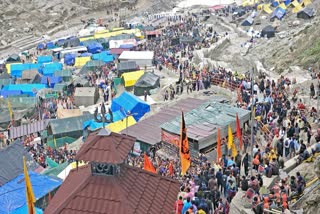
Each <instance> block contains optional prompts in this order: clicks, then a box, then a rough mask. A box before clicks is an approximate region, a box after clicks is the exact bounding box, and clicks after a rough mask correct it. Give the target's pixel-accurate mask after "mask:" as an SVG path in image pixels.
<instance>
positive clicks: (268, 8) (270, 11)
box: [263, 4, 272, 14]
mask: <svg viewBox="0 0 320 214" xmlns="http://www.w3.org/2000/svg"><path fill="white" fill-rule="evenodd" d="M263 11H264V12H266V13H267V14H271V13H272V10H271V9H270V5H269V4H265V5H264V6H263Z"/></svg>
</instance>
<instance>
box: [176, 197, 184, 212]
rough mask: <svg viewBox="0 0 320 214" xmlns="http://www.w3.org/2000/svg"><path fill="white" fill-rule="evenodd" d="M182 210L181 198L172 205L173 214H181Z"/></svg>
mask: <svg viewBox="0 0 320 214" xmlns="http://www.w3.org/2000/svg"><path fill="white" fill-rule="evenodd" d="M182 208H183V201H182V196H179V199H178V200H177V201H176V202H175V203H174V214H181V212H182Z"/></svg>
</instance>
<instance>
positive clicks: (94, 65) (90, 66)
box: [80, 60, 106, 74]
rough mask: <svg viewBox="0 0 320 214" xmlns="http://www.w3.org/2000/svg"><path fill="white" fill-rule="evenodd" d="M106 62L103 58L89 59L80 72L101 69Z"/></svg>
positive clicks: (84, 72)
mask: <svg viewBox="0 0 320 214" xmlns="http://www.w3.org/2000/svg"><path fill="white" fill-rule="evenodd" d="M105 64H106V63H105V62H104V61H102V60H91V61H88V62H87V63H86V64H85V65H84V66H83V67H82V68H81V70H80V74H86V73H88V72H89V71H101V68H102V67H103V66H104V65H105Z"/></svg>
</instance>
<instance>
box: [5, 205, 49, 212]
mask: <svg viewBox="0 0 320 214" xmlns="http://www.w3.org/2000/svg"><path fill="white" fill-rule="evenodd" d="M35 210H36V213H35V214H43V211H42V209H40V208H38V207H35ZM26 213H28V206H27V205H24V206H22V207H20V208H18V209H16V210H13V211H12V212H10V214H26Z"/></svg>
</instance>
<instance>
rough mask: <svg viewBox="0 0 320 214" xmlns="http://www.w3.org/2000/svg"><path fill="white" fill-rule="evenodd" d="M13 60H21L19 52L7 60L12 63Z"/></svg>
mask: <svg viewBox="0 0 320 214" xmlns="http://www.w3.org/2000/svg"><path fill="white" fill-rule="evenodd" d="M12 62H21V60H20V56H19V55H18V54H12V55H10V56H9V57H8V58H7V60H6V63H12Z"/></svg>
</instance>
